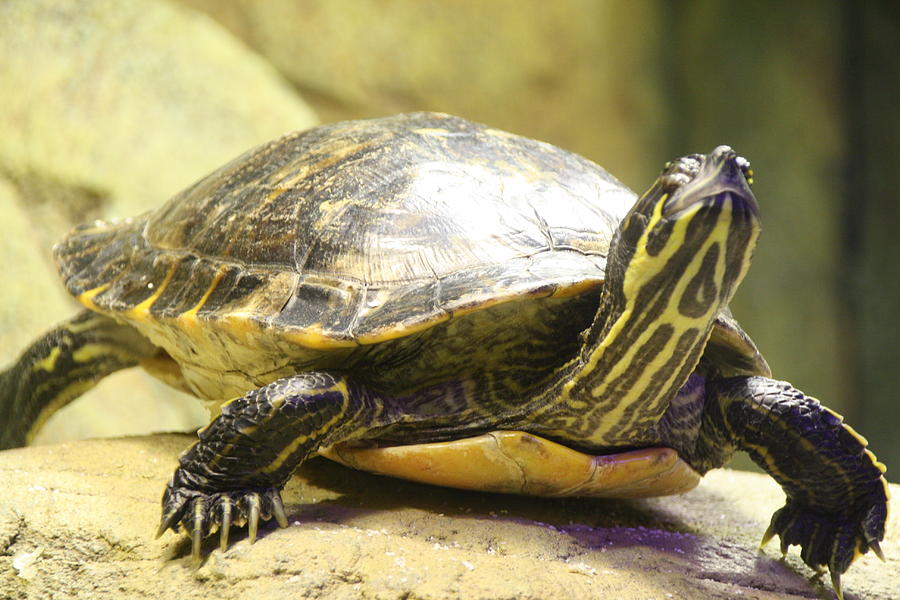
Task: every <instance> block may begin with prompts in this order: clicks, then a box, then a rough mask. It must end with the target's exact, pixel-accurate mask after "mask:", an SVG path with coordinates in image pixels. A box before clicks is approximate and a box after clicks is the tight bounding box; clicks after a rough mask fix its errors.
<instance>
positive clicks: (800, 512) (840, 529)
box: [761, 499, 885, 600]
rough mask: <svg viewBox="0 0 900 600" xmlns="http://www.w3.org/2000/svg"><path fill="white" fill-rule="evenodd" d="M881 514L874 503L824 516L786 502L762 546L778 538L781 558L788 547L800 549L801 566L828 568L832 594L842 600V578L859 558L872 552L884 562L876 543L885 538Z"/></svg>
mask: <svg viewBox="0 0 900 600" xmlns="http://www.w3.org/2000/svg"><path fill="white" fill-rule="evenodd" d="M884 510H885V506H884V505H883V504H882V503H879V502H874V503H873V504H872V505H871V506H869V507H866V506H863V507H862V509H859V508H858V509H857V510H855V511H848V512H847V513H837V514H827V513H822V512H819V511H814V510H811V509H808V508H806V507H805V506H804V505H803V504H801V503H799V502H796V501H794V500H792V499H788V501H787V503H786V504H785V505H784V507H782V508H781V509H780V510H778V511H777V512H776V513H775V514H774V515H773V516H772V521H771V523H770V525H769V528H768V529H767V530H766V533H765V534H763V539H762V545H765V544H766V543H767V542H768V541H769V540H771V539H772V538H773V537H774V536H775V534H777V535H778V536H779V538H781V552H782V554H786V553H787V550H788V548H789V547H790V546H793V545H798V546H800V557H801V558H802V559H803V562H804V563H806V564H807V565H808V566H809V567H810V568H812V569H815V570H816V571H819V572H821V571H823V570H824V569H825V568H827V569H828V571H829V572H830V573H831V584H832V586H833V588H834V592H835V594H836V595H837V597H838V600H843V597H844V595H843V590H842V588H841V575H842V574H843V573H844V572H845V571H846V570H847V568H848V567H849V566H850V564H851V563H852V562H853V561H854V560H855V559H856V558H857V557H858V556H860V555H862V554H865V553H866V552H868V551H869V550H872V552H873V553H874V554H875V555H876V556H878V557H879V558H881V559H882V560H884V558H883V557H884V553H883V552H882V551H881V546H880V545H879V543H878V542H879V540H880V539H881V538H882V537H883V536H884V519H883V518H879V515H883V511H884ZM880 511H881V512H880ZM860 515H862V516H860ZM873 515H874V517H873ZM762 545H761V547H762Z"/></svg>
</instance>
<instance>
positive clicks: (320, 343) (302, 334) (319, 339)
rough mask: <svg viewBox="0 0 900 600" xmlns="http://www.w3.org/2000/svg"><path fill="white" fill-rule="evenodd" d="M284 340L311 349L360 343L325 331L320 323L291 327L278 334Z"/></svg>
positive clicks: (352, 345) (342, 346)
mask: <svg viewBox="0 0 900 600" xmlns="http://www.w3.org/2000/svg"><path fill="white" fill-rule="evenodd" d="M279 335H280V336H281V337H282V338H283V339H285V340H286V341H288V342H290V343H292V344H296V345H298V346H302V347H304V348H309V349H311V350H331V349H333V348H353V347H354V346H358V345H359V344H360V343H366V342H361V341H356V340H342V339H340V338H336V337H334V336H333V335H331V334H329V333H326V332H325V330H324V329H323V328H322V324H321V323H313V324H312V325H310V326H308V327H302V328H301V327H292V328H288V329H286V330H285V331H284V332H282V333H280V334H279Z"/></svg>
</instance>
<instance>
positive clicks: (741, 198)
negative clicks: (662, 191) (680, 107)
mask: <svg viewBox="0 0 900 600" xmlns="http://www.w3.org/2000/svg"><path fill="white" fill-rule="evenodd" d="M667 171H668V172H667V174H666V175H667V177H668V178H669V179H670V182H671V183H672V184H674V186H673V187H676V189H675V190H674V191H673V192H672V193H671V194H670V195H669V197H668V198H667V200H666V202H665V204H664V205H663V207H662V216H663V217H664V218H666V219H678V218H680V217H682V216H684V214H685V213H687V212H693V211H694V210H696V209H697V208H699V207H700V206H713V205H715V206H721V205H722V204H724V203H725V202H728V201H730V202H731V203H732V204H733V205H734V206H735V208H738V207H739V208H740V209H742V210H739V211H738V212H740V213H744V214H749V215H752V217H753V218H755V219H759V204H758V203H757V202H756V198H755V197H754V196H753V192H752V191H751V190H750V183H751V182H752V181H753V171H752V170H751V169H750V163H749V161H747V159H745V158H743V157H742V156H738V154H737V153H736V152H735V151H734V150H732V149H731V148H730V147H728V146H719V147H718V148H716V149H715V150H713V151H712V152H710V153H709V154H707V155H697V154H694V155H691V156H687V157H684V158H682V159H680V160H679V161H677V162H676V163H674V164H672V165H669V167H668V169H667Z"/></svg>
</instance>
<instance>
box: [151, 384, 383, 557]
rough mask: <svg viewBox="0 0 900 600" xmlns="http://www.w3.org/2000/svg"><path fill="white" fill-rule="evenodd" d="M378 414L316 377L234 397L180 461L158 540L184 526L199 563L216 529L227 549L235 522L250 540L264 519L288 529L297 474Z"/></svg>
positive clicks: (365, 399) (346, 389)
mask: <svg viewBox="0 0 900 600" xmlns="http://www.w3.org/2000/svg"><path fill="white" fill-rule="evenodd" d="M380 413H381V411H378V410H376V408H375V401H374V400H373V399H372V397H371V396H370V395H369V394H366V393H365V391H364V390H363V388H362V387H361V386H355V385H352V384H351V383H350V382H348V381H347V380H346V379H344V378H338V377H333V376H331V375H329V374H327V373H318V372H309V373H302V374H299V375H295V376H292V377H286V378H284V379H279V380H278V381H275V382H273V383H271V384H269V385H266V386H264V387H262V388H259V389H257V390H253V391H251V392H249V393H247V394H245V395H244V396H241V397H239V398H237V399H235V400H232V401H231V402H229V403H227V404H226V405H224V406H223V408H222V413H221V414H220V415H219V416H218V417H217V418H216V419H214V420H213V421H212V423H210V424H209V425H208V426H207V427H206V428H204V429H203V430H201V431H200V434H199V436H200V440H199V441H198V442H197V443H196V444H194V445H193V446H192V447H191V448H189V449H188V450H186V451H185V452H184V453H182V455H181V456H180V457H179V463H180V466H179V467H178V469H176V470H175V474H174V475H173V476H172V479H171V481H169V484H168V486H167V487H166V491H165V494H164V495H163V500H162V504H163V512H162V520H161V523H160V526H159V531H158V532H157V537H159V536H160V535H162V534H163V533H164V532H165V531H166V530H167V529H171V530H172V531H175V532H177V530H178V526H179V524H180V525H181V526H182V527H183V528H184V530H185V531H186V532H188V533H190V535H191V537H192V539H193V555H194V557H195V558H199V556H200V543H201V541H202V539H203V538H204V537H205V536H207V535H209V534H211V533H215V531H216V530H218V531H220V535H221V546H222V548H223V549H224V548H226V547H227V545H228V533H229V529H230V527H231V525H232V524H236V525H243V524H244V523H249V528H250V532H249V533H250V541H251V543H252V542H253V541H254V540H255V538H256V530H257V526H258V523H259V519H260V517H262V518H263V519H264V520H265V519H269V518H270V517H271V516H273V515H274V516H275V518H276V520H277V521H278V524H279V525H281V526H282V527H286V526H287V518H286V516H285V514H284V507H283V505H282V501H281V490H282V488H283V487H284V484H285V483H286V482H287V480H288V479H289V478H290V476H291V474H292V473H293V472H294V470H295V469H296V468H297V467H298V466H299V465H300V463H302V462H303V461H304V460H306V459H307V458H308V457H310V456H311V455H313V454H315V452H316V451H317V450H318V448H319V447H320V446H323V445H328V444H334V443H337V442H340V441H344V440H348V439H351V438H353V437H358V436H360V435H363V434H364V433H366V432H367V431H369V430H370V428H371V427H372V426H373V425H375V422H376V420H377V415H378V414H380Z"/></svg>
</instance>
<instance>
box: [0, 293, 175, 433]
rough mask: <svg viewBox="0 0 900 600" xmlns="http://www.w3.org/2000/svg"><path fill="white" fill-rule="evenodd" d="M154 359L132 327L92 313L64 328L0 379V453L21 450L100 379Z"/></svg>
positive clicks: (43, 339)
mask: <svg viewBox="0 0 900 600" xmlns="http://www.w3.org/2000/svg"><path fill="white" fill-rule="evenodd" d="M156 353H157V348H156V347H155V346H153V345H152V344H150V342H148V341H147V340H146V339H145V338H144V337H143V336H141V335H140V334H139V333H138V332H137V331H136V330H135V329H133V328H132V327H129V326H127V325H121V324H119V323H117V322H116V321H114V320H113V319H111V318H109V317H106V316H103V315H100V314H97V313H94V312H91V311H87V310H85V311H82V312H81V313H79V314H78V315H77V316H75V317H74V318H72V319H71V320H69V321H66V322H64V323H62V324H61V325H59V326H58V327H56V328H55V329H53V330H52V331H50V332H48V333H46V334H45V335H44V336H43V337H41V338H40V339H38V340H37V341H36V342H34V343H33V344H32V345H31V346H30V347H29V348H28V349H27V350H25V352H23V353H22V355H21V356H20V357H19V359H18V361H16V362H15V363H14V364H13V365H12V366H11V367H10V368H9V369H7V370H6V371H3V372H2V373H0V449H5V448H16V447H19V446H24V445H25V444H27V443H28V442H30V441H31V439H32V438H33V437H34V435H35V434H36V433H37V431H38V430H39V429H40V427H41V426H42V425H43V424H44V422H45V421H46V420H47V419H48V418H49V417H50V416H51V415H52V414H53V413H55V412H56V411H57V410H59V409H60V408H62V407H63V406H65V405H66V404H68V403H69V402H71V401H72V400H74V399H75V398H77V397H78V396H80V395H81V394H83V393H84V392H86V391H87V390H89V389H90V388H92V387H94V386H95V385H96V384H97V383H98V382H99V381H100V380H101V379H102V378H104V377H106V376H107V375H109V374H111V373H114V372H115V371H118V370H120V369H124V368H126V367H131V366H134V365H136V364H138V362H139V361H141V360H142V359H146V358H150V357H152V356H154V355H155V354H156Z"/></svg>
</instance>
